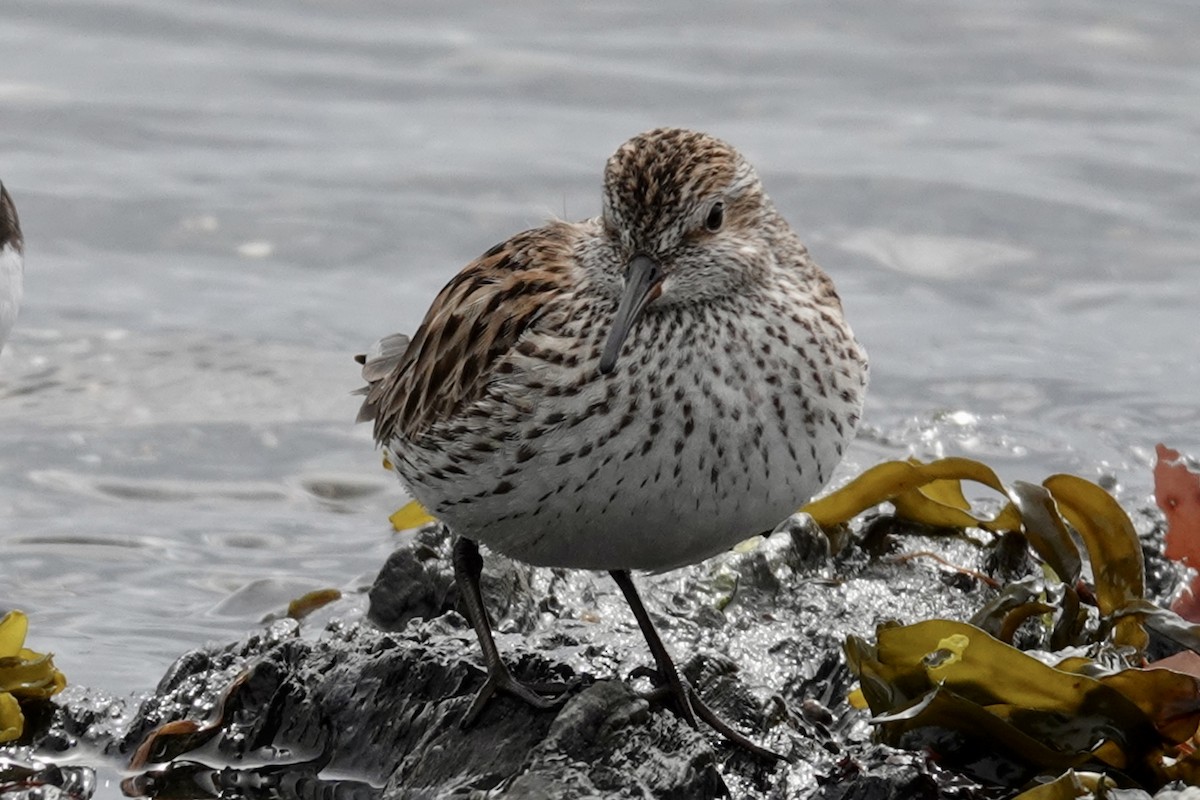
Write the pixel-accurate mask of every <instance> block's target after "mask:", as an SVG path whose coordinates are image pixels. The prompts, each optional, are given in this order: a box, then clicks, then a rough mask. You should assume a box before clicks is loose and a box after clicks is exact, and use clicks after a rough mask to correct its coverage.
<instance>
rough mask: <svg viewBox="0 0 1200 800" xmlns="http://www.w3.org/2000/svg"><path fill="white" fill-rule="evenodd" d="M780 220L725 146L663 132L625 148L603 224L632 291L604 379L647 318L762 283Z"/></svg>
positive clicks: (625, 293)
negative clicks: (770, 234) (772, 232)
mask: <svg viewBox="0 0 1200 800" xmlns="http://www.w3.org/2000/svg"><path fill="white" fill-rule="evenodd" d="M774 216H775V215H774V209H773V207H772V206H771V202H770V200H769V199H768V198H767V196H766V194H764V192H763V189H762V184H761V182H760V181H759V179H758V175H757V174H756V173H755V171H754V168H753V167H752V166H750V164H749V162H747V161H746V160H745V159H744V158H743V157H742V155H741V154H740V153H738V151H737V150H735V149H734V148H733V147H731V146H730V145H728V144H726V143H725V142H723V141H721V140H720V139H717V138H715V137H712V136H709V135H708V134H705V133H697V132H695V131H689V130H683V129H679V128H659V129H657V130H653V131H648V132H646V133H643V134H640V135H638V136H635V137H633V138H632V139H630V140H629V141H628V142H626V143H625V144H623V145H621V147H620V148H618V149H617V152H615V153H613V155H612V157H611V158H609V160H608V164H607V166H606V167H605V170H604V210H603V214H602V217H601V221H602V223H603V225H604V229H605V232H606V235H607V236H608V237H609V238H610V240H611V243H612V246H613V247H614V248H615V250H616V252H617V253H618V258H617V259H616V264H617V268H618V269H620V271H621V275H620V278H621V284H620V285H621V286H622V287H623V288H622V290H621V295H620V300H619V302H618V308H617V312H616V315H615V316H614V318H613V323H612V328H611V330H610V332H609V335H608V339H607V340H606V342H605V346H604V350H603V352H602V355H601V359H600V371H601V372H602V373H608V372H611V371H612V369H613V367H614V366H615V364H616V360H617V355H618V354H619V353H620V350H621V345H622V344H623V343H624V341H625V339H626V337H627V336H628V335H629V332H630V331H631V330H632V329H633V326H634V324H635V323H636V322H637V321H638V319H639V318H640V317H641V316H642V315H643V314H645V313H653V312H655V311H658V310H663V309H669V308H671V307H673V306H678V305H688V304H697V303H707V302H714V301H717V300H719V299H721V298H725V297H729V296H730V295H732V294H737V293H739V292H744V291H745V290H746V288H747V287H748V286H752V285H753V284H754V282H755V280H756V279H760V278H761V276H762V275H763V274H765V272H766V271H767V270H769V269H770V266H771V263H772V262H771V259H772V254H771V247H770V243H769V242H768V241H767V239H766V236H767V234H768V232H769V231H770V230H771V228H772V226H771V225H770V224H767V223H769V222H770V221H771V220H772V219H773V218H774Z"/></svg>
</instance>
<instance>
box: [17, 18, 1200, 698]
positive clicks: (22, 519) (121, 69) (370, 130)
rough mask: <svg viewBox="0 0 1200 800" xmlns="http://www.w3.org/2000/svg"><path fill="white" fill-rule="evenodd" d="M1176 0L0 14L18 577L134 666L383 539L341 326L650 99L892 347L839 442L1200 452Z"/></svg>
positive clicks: (461, 251)
mask: <svg viewBox="0 0 1200 800" xmlns="http://www.w3.org/2000/svg"><path fill="white" fill-rule="evenodd" d="M1198 26H1200V6H1196V5H1194V4H1190V3H1184V2H1163V1H1161V0H1160V1H1158V2H1144V3H1139V4H1127V3H1118V2H1112V1H1110V2H1094V0H1089V2H1083V1H1082V0H1070V1H1069V2H1064V3H1056V4H1053V5H1047V4H1040V3H1034V2H1028V3H1023V4H1008V5H1007V6H1006V7H1005V8H1004V9H997V8H993V7H990V6H981V5H971V6H963V5H961V4H958V3H954V2H951V0H945V1H944V2H915V3H906V4H903V5H902V6H898V5H895V4H892V3H888V2H882V0H876V1H875V2H864V3H856V4H850V5H847V4H814V5H813V6H812V7H810V8H807V9H805V10H804V12H803V13H801V12H799V11H797V10H795V9H794V8H793V7H792V6H791V5H790V4H758V5H754V6H747V7H743V6H737V7H734V6H706V7H695V6H693V5H692V4H684V3H682V2H674V3H665V4H663V3H660V4H656V5H654V6H653V7H652V8H647V7H644V6H640V5H633V4H630V5H628V6H625V7H620V6H615V5H609V4H606V5H604V6H603V7H602V8H601V7H588V8H585V9H579V10H577V11H575V12H574V14H567V13H563V12H562V11H561V9H560V7H559V6H557V5H554V4H550V3H536V2H535V3H526V4H522V5H521V6H520V7H519V8H516V9H513V8H499V7H492V6H479V7H477V6H476V5H475V4H472V3H467V2H453V3H440V4H437V5H436V6H434V7H431V8H428V9H424V10H421V9H408V8H406V9H405V10H404V11H403V13H401V12H399V11H397V10H395V8H394V7H393V5H392V4H389V3H383V2H350V3H336V4H335V3H319V2H307V3H283V2H267V3H256V4H253V5H252V6H247V5H246V4H244V3H235V2H210V3H204V4H195V3H187V2H182V0H169V1H168V0H159V1H158V2H150V0H143V1H142V2H138V1H136V0H128V1H126V2H103V3H97V2H90V1H89V2H66V1H56V2H46V1H45V0H37V1H36V2H33V1H32V0H16V2H10V3H8V4H7V6H6V10H5V13H4V22H3V24H0V52H2V53H4V59H3V66H2V67H0V179H3V180H4V181H5V183H6V185H7V186H8V187H9V188H10V190H11V192H12V194H13V196H14V197H15V199H16V202H17V204H18V207H19V210H20V212H21V215H22V221H23V224H24V227H25V231H26V238H27V240H28V271H27V277H26V306H25V308H24V309H23V310H22V314H21V318H20V320H19V322H18V325H17V328H16V330H15V331H14V334H13V338H12V340H11V342H10V344H9V346H8V347H7V348H6V350H5V351H4V352H3V354H0V525H2V526H3V528H2V533H0V537H2V538H0V608H7V607H20V608H23V609H25V610H26V611H27V612H28V613H29V614H30V616H31V620H32V623H31V638H30V644H31V646H34V647H36V648H38V649H48V650H52V651H54V652H55V654H56V659H57V662H58V664H59V665H60V666H61V668H62V669H63V670H64V672H66V674H67V676H68V678H69V680H70V681H72V682H73V683H77V684H85V685H89V686H93V687H101V688H103V689H105V690H107V691H111V692H113V693H115V694H124V693H127V692H134V691H141V690H147V689H149V688H151V687H152V686H153V685H154V683H155V682H156V681H157V680H158V678H159V676H160V675H161V674H162V673H163V671H164V670H165V668H166V667H167V666H168V664H169V663H170V662H171V661H172V660H173V659H174V657H176V656H177V655H179V654H180V653H182V652H183V651H184V650H186V649H188V648H191V647H194V646H197V645H199V644H202V643H203V642H205V641H208V640H213V639H216V640H224V639H230V638H233V637H235V636H237V635H238V634H240V633H242V632H243V631H245V630H246V629H247V628H249V627H252V626H254V625H256V624H258V621H259V620H260V619H262V618H263V617H264V616H265V615H267V614H269V613H272V612H277V611H278V610H280V609H281V608H282V607H283V606H285V605H286V603H287V601H288V600H289V599H291V598H292V597H295V596H297V595H299V594H301V593H303V592H304V591H306V590H308V589H312V588H317V587H321V586H337V587H341V588H343V589H354V588H356V587H359V586H361V585H363V584H364V583H365V582H366V581H368V580H369V579H370V577H371V576H372V575H373V573H374V571H375V570H376V569H378V567H379V565H380V564H381V563H382V561H383V559H384V557H385V555H386V553H387V552H388V551H389V549H390V545H391V543H390V535H389V532H388V525H387V520H386V514H387V513H388V512H389V511H390V510H392V509H393V508H394V507H395V506H396V505H397V504H398V503H399V502H400V499H401V498H400V491H399V489H398V488H397V487H396V486H395V485H394V484H393V482H392V481H391V480H390V478H389V477H388V476H387V475H386V474H385V473H384V472H383V471H382V470H381V469H380V468H379V459H378V456H377V455H376V454H374V453H373V450H372V446H371V443H370V437H369V435H368V432H367V431H366V430H365V429H362V428H355V427H354V426H353V425H352V424H351V422H352V420H353V417H354V413H355V409H356V403H355V401H354V399H353V398H351V397H350V396H349V395H348V392H349V391H350V390H351V389H353V388H354V387H355V386H356V385H357V375H356V365H354V364H353V363H352V362H351V361H350V358H349V357H350V355H352V354H353V353H355V352H359V351H361V350H362V349H363V348H364V347H366V346H367V345H369V344H370V343H371V342H372V341H374V340H375V339H376V338H378V337H379V336H381V335H383V334H386V333H390V332H392V331H393V330H408V329H411V328H413V327H415V325H416V324H417V322H418V321H419V319H420V316H421V314H422V313H423V311H424V309H425V307H426V306H427V304H428V302H429V300H430V298H431V297H432V295H433V294H434V293H435V292H436V291H437V289H438V288H440V287H441V285H442V284H443V283H444V282H445V281H446V280H447V279H448V278H449V277H450V276H451V275H452V274H453V273H454V272H455V271H456V270H457V269H458V268H459V267H460V266H461V265H462V264H464V263H465V262H466V261H468V260H469V259H471V258H473V257H474V256H475V255H477V254H479V253H480V252H482V251H483V250H484V249H486V248H487V247H489V246H490V245H491V244H493V243H494V242H496V241H499V240H500V239H502V238H504V237H506V236H507V235H509V234H511V233H513V232H514V231H516V230H520V229H522V228H525V227H529V226H533V225H536V224H538V223H539V222H540V221H541V220H543V219H544V218H545V217H547V216H549V215H562V216H566V217H572V218H577V217H584V216H590V215H592V214H594V213H595V212H596V211H597V210H598V207H599V200H598V197H599V177H600V169H601V167H602V165H603V163H604V160H605V158H607V156H608V154H609V153H610V152H611V151H612V150H613V149H614V148H615V147H616V145H618V144H619V143H620V142H622V141H623V140H624V139H626V138H627V137H628V136H630V135H631V134H633V133H635V132H638V131H640V130H643V129H646V128H649V127H653V126H657V125H661V124H680V125H688V126H693V127H697V128H701V129H705V130H709V131H711V132H713V133H716V134H718V135H721V136H723V137H725V138H727V139H729V140H730V141H732V142H734V143H735V144H736V145H738V146H739V148H741V149H742V150H743V151H744V152H745V153H746V154H747V155H748V156H749V157H750V158H751V160H752V161H754V162H755V163H756V164H757V166H758V168H759V171H760V173H761V175H762V176H763V179H764V181H765V183H766V186H767V189H768V191H769V192H770V193H771V195H772V196H773V198H774V199H775V201H776V203H777V205H778V206H779V207H780V208H781V210H783V212H784V213H785V215H786V216H787V217H788V218H789V219H790V220H791V221H792V222H793V224H794V226H795V227H796V228H797V230H798V231H800V232H801V235H802V238H804V239H805V241H806V242H807V243H808V244H809V246H810V249H811V250H812V251H813V252H814V254H815V255H816V257H817V259H818V261H819V262H820V263H822V264H823V265H824V266H825V267H826V269H827V270H828V271H829V272H830V273H831V275H832V276H833V277H834V278H835V280H836V281H837V283H838V286H839V289H840V291H841V293H842V296H843V299H844V301H845V304H846V307H847V312H848V314H849V315H850V319H851V321H852V323H853V325H854V327H855V329H856V331H857V333H858V334H859V337H860V338H861V339H862V341H863V342H864V343H865V345H866V346H867V348H868V349H869V351H870V353H871V356H872V360H873V366H872V370H873V382H872V386H871V395H870V400H869V404H868V410H867V430H866V432H865V435H864V436H863V438H861V439H860V441H859V442H858V444H857V445H856V446H855V448H854V450H852V452H851V456H850V463H848V465H847V470H849V469H850V468H851V467H861V466H863V465H866V464H869V463H872V462H874V461H875V460H878V459H880V458H884V457H894V456H897V455H903V454H905V453H908V452H916V453H917V454H920V455H933V454H941V453H946V454H949V453H963V454H967V455H975V456H979V457H982V458H985V459H986V460H988V461H989V462H990V463H993V464H995V465H997V467H998V469H999V470H1000V472H1001V474H1002V476H1003V477H1006V478H1010V479H1011V478H1024V479H1040V478H1041V477H1043V476H1044V475H1046V474H1048V473H1049V472H1052V471H1057V470H1072V471H1078V472H1082V473H1083V474H1085V475H1089V476H1092V477H1096V476H1098V475H1101V474H1106V475H1111V476H1112V477H1114V478H1115V479H1116V480H1117V481H1119V482H1120V484H1121V486H1122V487H1123V488H1124V492H1125V493H1124V497H1125V499H1127V500H1128V501H1129V502H1139V501H1141V500H1144V498H1145V497H1146V494H1147V492H1148V490H1149V485H1150V484H1149V463H1150V458H1151V455H1152V453H1153V446H1154V443H1155V442H1157V441H1160V440H1162V441H1166V442H1167V443H1168V444H1172V445H1173V446H1175V447H1178V448H1180V449H1183V450H1186V451H1190V452H1191V453H1192V454H1200V335H1198V333H1197V326H1196V309H1197V308H1200V266H1198V264H1197V254H1198V253H1200V213H1198V212H1200V158H1198V157H1197V155H1196V149H1197V147H1196V136H1197V131H1200V70H1197V68H1196V59H1195V54H1196V51H1195V43H1194V37H1193V35H1192V34H1193V32H1194V31H1195V30H1197V29H1198Z"/></svg>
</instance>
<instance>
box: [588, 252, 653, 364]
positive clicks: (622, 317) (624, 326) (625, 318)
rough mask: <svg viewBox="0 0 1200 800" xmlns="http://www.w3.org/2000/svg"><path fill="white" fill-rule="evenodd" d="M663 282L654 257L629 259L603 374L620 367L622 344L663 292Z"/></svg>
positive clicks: (604, 354)
mask: <svg viewBox="0 0 1200 800" xmlns="http://www.w3.org/2000/svg"><path fill="white" fill-rule="evenodd" d="M662 282H663V274H662V268H661V267H660V266H659V265H658V262H657V261H655V260H654V259H653V258H651V257H650V256H648V255H646V254H645V253H638V254H637V255H635V256H634V257H633V258H631V259H630V260H629V267H628V268H627V269H626V271H625V291H624V292H622V293H621V302H620V304H618V305H617V314H616V316H614V317H613V323H612V329H611V330H610V331H609V332H608V340H607V341H605V342H604V352H602V353H601V354H600V374H601V375H607V374H608V373H610V372H612V370H613V367H614V366H616V364H617V356H618V355H619V354H620V352H621V345H622V344H624V343H625V338H626V337H627V336H629V332H630V331H631V330H633V324H634V323H635V322H637V321H638V318H639V317H641V316H642V312H643V311H644V310H645V309H646V306H648V305H649V304H650V302H651V301H652V300H654V299H655V298H657V297H658V296H659V295H660V294H662Z"/></svg>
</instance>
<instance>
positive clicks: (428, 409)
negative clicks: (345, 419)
mask: <svg viewBox="0 0 1200 800" xmlns="http://www.w3.org/2000/svg"><path fill="white" fill-rule="evenodd" d="M574 229H575V228H574V226H573V225H570V224H568V223H558V222H556V223H552V224H550V225H548V226H546V227H544V228H539V229H537V230H532V231H526V232H524V233H520V234H517V235H516V236H514V237H513V238H511V239H509V240H508V241H506V242H503V243H502V244H499V245H497V246H495V247H493V248H492V249H491V250H489V251H488V252H486V253H484V254H483V255H482V256H480V257H479V258H478V259H476V260H475V261H473V262H471V263H470V264H468V265H467V266H466V267H465V268H464V269H463V270H462V272H460V273H458V275H456V276H455V277H454V278H453V280H451V281H450V283H448V284H447V285H446V288H444V289H442V291H441V292H439V293H438V296H437V298H436V299H434V301H433V305H432V306H430V308H429V311H428V312H426V314H425V320H424V321H423V322H422V323H421V326H420V327H419V328H417V332H416V333H415V334H413V337H412V341H410V342H408V344H407V348H406V349H405V350H404V351H403V354H402V355H400V356H396V354H395V353H394V352H393V353H391V359H390V363H388V364H385V361H386V360H388V359H387V358H386V356H384V355H383V351H386V350H387V347H385V346H383V343H382V342H381V343H380V345H381V346H380V351H381V355H380V356H379V357H378V358H376V357H373V356H368V357H365V358H364V359H363V364H364V366H363V377H364V378H366V379H367V381H368V383H369V385H368V386H367V388H366V391H365V394H366V400H365V401H364V402H363V405H362V409H361V411H360V412H359V420H360V421H364V420H367V419H373V420H374V421H375V439H376V441H378V442H379V443H381V444H383V443H385V442H387V441H389V440H390V439H391V438H392V437H394V436H396V435H398V434H399V435H403V436H405V437H407V438H409V439H412V438H415V437H417V436H419V435H420V434H421V433H423V432H424V431H426V430H428V429H429V427H430V426H432V425H433V424H435V423H436V422H438V421H444V420H449V419H452V418H453V417H454V415H455V414H456V413H458V412H459V411H460V410H461V409H463V408H464V407H465V406H467V405H469V404H470V403H472V402H474V401H475V400H478V399H479V398H480V397H482V396H483V393H484V391H485V390H486V388H487V385H488V383H489V382H490V381H491V380H492V379H493V377H494V373H495V368H496V365H497V363H498V362H499V361H500V360H501V359H502V358H503V357H504V356H505V355H506V354H507V353H509V352H510V351H511V350H512V349H513V348H514V347H515V346H516V344H517V342H518V340H519V339H520V338H521V335H522V334H523V333H524V332H525V330H526V329H527V328H528V327H529V325H530V324H531V323H532V322H533V321H534V320H535V319H536V318H537V316H538V315H539V314H540V313H541V312H542V311H543V309H545V307H546V305H547V303H548V302H550V301H551V300H552V299H553V298H554V297H555V296H556V295H558V294H559V293H560V292H562V291H563V286H564V277H565V270H566V269H568V268H569V265H570V259H571V255H572V254H571V242H572V238H573V232H574ZM389 338H391V337H389ZM385 341H387V340H385ZM397 341H398V340H393V345H394V344H396V342H397ZM381 366H384V367H390V369H388V370H387V371H386V374H382V375H381V374H380V373H381V372H382V371H383V370H382V369H381Z"/></svg>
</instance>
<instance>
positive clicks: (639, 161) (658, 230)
mask: <svg viewBox="0 0 1200 800" xmlns="http://www.w3.org/2000/svg"><path fill="white" fill-rule="evenodd" d="M751 189H759V190H760V191H761V187H760V185H759V181H758V176H757V175H756V174H755V172H754V168H753V167H751V166H750V164H749V163H748V162H747V161H746V160H745V159H744V158H743V157H742V155H741V154H740V153H739V152H738V151H737V150H735V149H734V148H733V147H732V146H730V145H729V144H727V143H725V142H723V141H721V140H720V139H717V138H716V137H714V136H709V135H708V134H706V133H699V132H696V131H689V130H684V129H681V128H658V129H655V130H652V131H647V132H646V133H642V134H639V135H637V136H635V137H633V138H632V139H630V140H629V141H628V142H626V143H625V144H623V145H621V147H619V148H618V149H617V151H616V152H615V153H613V155H612V157H611V158H609V160H608V164H607V165H606V166H605V169H604V219H605V221H606V222H607V223H608V225H609V226H610V228H611V229H613V230H614V231H615V232H616V233H617V234H619V235H620V237H621V240H622V244H623V245H624V246H625V247H627V248H629V249H632V250H646V251H661V250H663V249H669V247H671V246H672V245H673V244H674V243H675V242H676V241H678V240H679V239H681V238H682V237H683V236H685V235H686V234H687V233H688V231H689V230H692V229H694V228H697V227H699V226H700V225H702V224H703V220H704V218H705V215H706V214H707V213H708V212H709V210H710V208H711V205H712V204H713V203H714V202H717V201H722V202H724V203H726V204H728V203H733V202H736V201H737V200H738V199H739V198H742V197H743V196H745V195H747V194H760V192H757V193H754V192H749V190H751Z"/></svg>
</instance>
